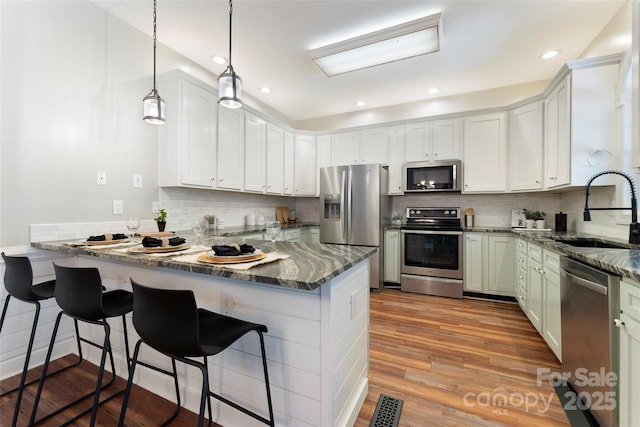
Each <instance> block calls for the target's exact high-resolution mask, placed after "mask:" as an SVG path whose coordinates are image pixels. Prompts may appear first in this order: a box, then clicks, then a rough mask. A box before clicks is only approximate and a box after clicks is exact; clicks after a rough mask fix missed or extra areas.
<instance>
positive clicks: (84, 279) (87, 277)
mask: <svg viewBox="0 0 640 427" xmlns="http://www.w3.org/2000/svg"><path fill="white" fill-rule="evenodd" d="M53 266H54V268H55V272H56V287H55V293H54V295H55V298H56V302H57V303H58V305H59V306H60V308H61V309H62V310H61V311H60V312H59V313H58V316H57V317H56V323H55V326H54V328H53V334H52V337H51V342H50V343H49V349H48V351H47V356H46V359H45V363H44V368H43V370H42V375H41V377H40V383H39V385H38V391H37V393H36V397H35V401H34V405H33V411H32V412H31V420H30V423H29V425H34V424H38V423H41V422H43V421H45V420H47V419H49V418H51V417H52V416H54V415H56V414H59V413H60V412H62V411H64V410H66V409H68V408H70V407H71V406H74V405H75V404H77V403H79V402H80V401H83V400H84V399H86V398H88V397H90V396H91V395H93V406H92V407H90V408H88V409H86V410H84V411H83V412H81V413H80V414H78V415H76V416H75V417H73V418H72V419H70V420H68V421H67V422H66V423H64V424H63V425H69V424H72V423H74V422H75V421H76V420H78V419H79V418H80V417H82V416H83V415H84V414H86V413H88V412H89V411H91V423H90V425H91V426H94V425H95V422H96V416H97V412H98V407H99V406H100V405H101V404H103V403H104V402H106V401H108V400H110V399H112V398H114V397H116V396H117V395H119V394H121V393H123V392H124V391H125V390H124V389H122V390H120V391H118V392H116V393H114V394H112V395H111V396H109V397H107V398H106V399H104V400H102V401H100V392H101V390H103V389H105V388H107V387H109V386H110V385H111V384H113V381H114V380H115V377H116V368H115V362H114V359H113V351H112V346H111V339H110V331H111V328H110V326H109V324H108V323H107V321H106V319H108V318H113V317H122V326H123V334H124V344H125V345H124V348H125V352H126V358H127V368H130V365H131V357H130V355H129V340H128V336H127V335H128V334H127V321H126V318H125V315H126V314H127V313H129V312H131V311H132V310H133V293H131V292H129V291H125V290H114V291H107V292H103V286H102V280H101V278H100V272H99V271H98V269H97V268H93V267H88V268H83V267H80V268H79V267H65V266H61V265H57V264H55V263H54V264H53ZM63 314H64V315H67V316H69V317H71V318H73V319H74V320H75V321H82V322H85V323H90V324H95V325H100V326H102V327H103V329H104V340H103V342H102V343H98V342H94V341H91V340H89V339H86V338H82V337H80V338H79V339H80V341H82V342H85V343H87V344H89V345H92V346H94V347H97V348H100V349H101V350H102V356H101V360H100V366H99V370H98V379H97V383H96V389H95V391H93V392H90V393H89V394H86V395H85V396H82V397H80V398H79V399H76V400H75V401H73V402H71V403H69V404H67V405H65V406H64V407H62V408H58V409H57V410H55V411H54V412H52V413H50V414H48V415H47V416H45V417H43V418H40V419H39V420H36V419H35V418H36V414H37V412H38V405H39V402H40V397H41V394H42V390H43V388H44V384H45V378H46V373H47V369H48V366H49V362H50V360H51V354H52V352H53V347H54V344H55V340H56V334H57V332H58V327H59V326H60V320H61V319H62V315H63ZM107 355H109V360H110V362H111V379H110V380H109V382H108V383H107V384H105V385H103V384H102V378H103V375H104V371H105V364H106V357H107Z"/></svg>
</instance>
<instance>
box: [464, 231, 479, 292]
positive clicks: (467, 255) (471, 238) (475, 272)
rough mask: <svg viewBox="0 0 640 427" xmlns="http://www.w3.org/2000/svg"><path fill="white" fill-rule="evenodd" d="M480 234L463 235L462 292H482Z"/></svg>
mask: <svg viewBox="0 0 640 427" xmlns="http://www.w3.org/2000/svg"><path fill="white" fill-rule="evenodd" d="M482 236H483V234H482V233H464V267H463V268H464V272H463V276H464V290H465V291H471V292H482V284H483V280H482V276H483V272H484V268H483V265H482V264H483V260H482V259H483V256H482V255H483V251H482V246H483V244H482V241H483V239H482Z"/></svg>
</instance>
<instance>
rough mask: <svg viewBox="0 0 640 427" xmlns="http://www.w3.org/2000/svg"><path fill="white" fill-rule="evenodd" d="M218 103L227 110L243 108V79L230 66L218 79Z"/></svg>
mask: <svg viewBox="0 0 640 427" xmlns="http://www.w3.org/2000/svg"><path fill="white" fill-rule="evenodd" d="M218 92H219V99H218V103H219V104H220V105H222V106H223V107H226V108H232V109H235V108H240V107H242V79H241V78H240V76H238V75H237V74H236V73H235V72H234V71H233V67H232V66H229V67H227V69H226V70H225V71H224V73H222V74H220V77H219V78H218Z"/></svg>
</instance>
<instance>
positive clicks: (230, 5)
mask: <svg viewBox="0 0 640 427" xmlns="http://www.w3.org/2000/svg"><path fill="white" fill-rule="evenodd" d="M232 15H233V0H229V66H231V64H232V62H231V22H232V20H231V16H232Z"/></svg>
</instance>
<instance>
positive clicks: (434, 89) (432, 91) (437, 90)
mask: <svg viewBox="0 0 640 427" xmlns="http://www.w3.org/2000/svg"><path fill="white" fill-rule="evenodd" d="M438 92H440V89H438V88H437V87H432V88H431V89H429V90H428V91H427V93H428V94H429V95H433V94H435V93H438Z"/></svg>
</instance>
